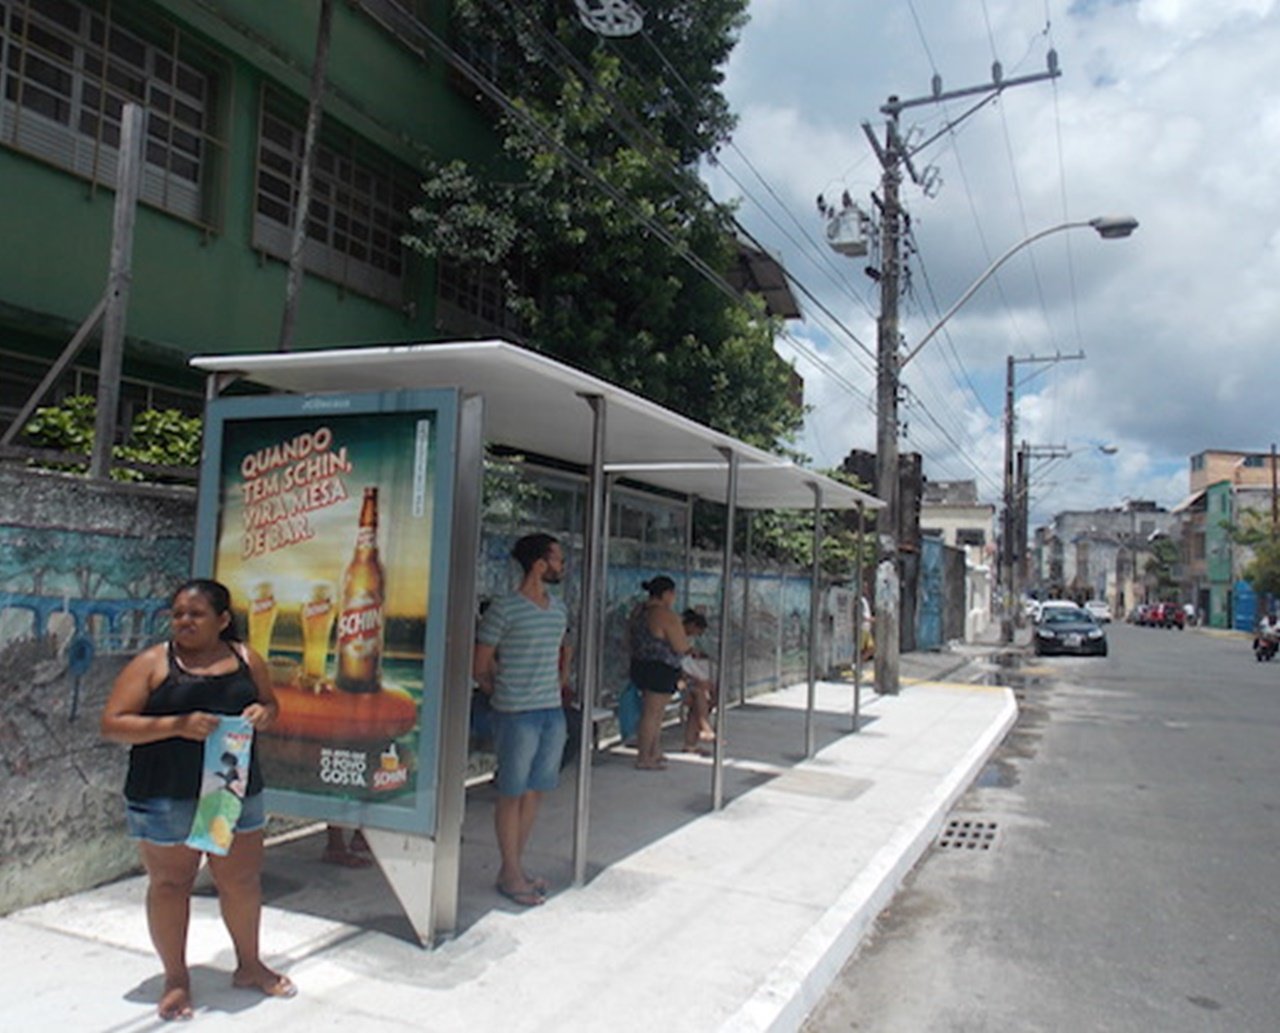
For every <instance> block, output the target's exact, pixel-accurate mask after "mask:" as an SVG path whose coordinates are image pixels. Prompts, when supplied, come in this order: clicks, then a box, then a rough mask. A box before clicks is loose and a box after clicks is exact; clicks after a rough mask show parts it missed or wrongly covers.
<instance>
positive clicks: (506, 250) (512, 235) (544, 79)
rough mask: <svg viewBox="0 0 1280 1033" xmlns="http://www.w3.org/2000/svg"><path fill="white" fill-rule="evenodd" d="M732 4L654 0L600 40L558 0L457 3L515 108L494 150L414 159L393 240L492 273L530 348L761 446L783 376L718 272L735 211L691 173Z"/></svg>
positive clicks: (707, 147) (776, 423)
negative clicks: (398, 237) (410, 197)
mask: <svg viewBox="0 0 1280 1033" xmlns="http://www.w3.org/2000/svg"><path fill="white" fill-rule="evenodd" d="M745 7H746V0H653V2H650V3H646V4H645V16H646V26H645V32H644V34H643V35H642V36H637V37H632V38H629V39H623V40H609V41H606V40H603V39H601V38H600V37H597V36H595V35H593V34H591V33H590V32H589V31H588V30H587V29H585V28H584V27H583V26H582V25H581V24H580V22H579V21H578V20H577V18H576V17H575V13H574V8H573V5H571V4H565V3H560V2H551V0H536V2H527V3H519V4H517V3H514V2H511V0H463V2H461V3H459V4H458V7H457V16H458V18H459V19H460V22H461V25H462V29H463V31H464V32H465V33H466V34H467V35H468V36H469V37H470V38H472V39H473V40H483V41H485V42H486V43H487V44H490V45H491V46H492V48H493V50H492V54H491V56H492V58H493V61H492V63H491V65H490V67H492V68H495V69H497V72H496V73H495V74H496V77H497V82H498V85H499V86H500V87H501V89H502V90H503V91H504V92H505V93H506V94H507V95H508V96H509V97H510V98H512V101H513V108H514V111H512V110H508V111H503V112H500V113H499V115H498V124H499V130H500V133H501V137H502V150H501V153H500V154H498V155H495V157H494V158H493V160H492V161H490V162H488V163H484V164H476V165H467V164H465V163H462V162H451V163H444V164H438V165H434V166H431V167H429V168H428V170H427V177H426V181H425V183H424V185H423V190H424V193H423V200H422V204H421V205H419V206H418V207H417V208H416V209H415V210H414V212H413V218H414V222H415V231H414V233H413V234H412V236H411V237H410V238H409V240H408V243H409V244H410V246H412V247H414V248H415V249H416V250H418V251H419V252H421V253H422V254H424V255H427V256H428V257H431V258H444V259H449V260H452V261H455V262H458V263H462V264H479V265H483V266H486V267H489V268H496V269H498V270H500V271H501V275H502V277H503V280H504V285H505V287H506V288H507V292H508V296H509V298H510V301H509V304H510V306H511V308H512V309H513V311H514V312H516V313H517V314H518V315H519V316H520V318H521V320H522V321H523V324H524V326H525V327H526V328H527V342H528V344H529V345H530V346H532V347H534V348H536V349H538V350H540V351H544V352H547V353H549V354H552V355H554V356H556V357H557V358H559V359H561V360H563V361H565V362H567V363H569V364H571V365H574V366H577V367H579V368H582V369H586V370H589V371H590V372H593V373H595V374H596V375H598V376H601V377H603V378H604V379H607V380H609V381H611V382H613V383H616V384H619V385H620V386H622V387H625V388H627V389H629V390H633V391H635V392H637V393H638V394H642V395H644V396H646V397H648V398H651V399H653V400H655V401H657V402H659V403H660V404H663V405H665V406H668V407H670V408H672V409H675V410H676V411H679V412H682V413H685V414H687V415H689V416H691V417H693V418H695V419H698V420H701V421H703V422H706V423H708V424H710V425H711V426H714V427H716V428H717V429H720V430H723V431H725V432H727V433H730V434H733V435H735V436H738V437H741V438H744V439H745V440H748V441H751V442H752V443H754V444H758V445H762V446H764V447H773V446H775V445H776V444H777V443H778V442H779V441H780V440H785V439H786V438H787V437H788V436H789V435H791V434H792V433H793V432H794V431H795V429H796V428H797V427H798V425H799V421H800V417H801V411H800V408H799V406H798V405H797V403H796V402H795V400H794V398H793V390H792V374H791V371H790V368H789V367H788V365H787V364H786V363H785V362H783V361H782V360H781V359H780V358H779V357H778V356H777V355H776V353H775V352H774V350H773V340H774V336H775V334H776V332H777V330H778V327H777V325H776V323H775V322H773V321H772V320H770V319H769V318H768V317H767V316H766V315H765V313H764V310H763V306H762V305H760V304H758V303H747V304H744V303H743V302H742V301H740V300H737V299H735V298H733V297H731V296H729V294H727V293H726V292H725V291H724V290H723V284H717V283H716V282H715V277H722V276H723V274H724V273H725V272H726V271H727V270H728V269H729V268H730V266H731V264H732V262H733V261H734V260H735V256H736V251H735V248H736V245H735V241H734V236H733V227H732V221H731V219H730V213H729V212H727V211H726V210H725V209H723V208H721V207H720V206H718V205H716V204H715V203H713V202H712V201H711V200H710V199H709V198H708V196H707V195H706V193H705V191H704V190H703V189H702V188H701V186H700V183H699V180H698V176H697V163H698V162H699V161H700V160H703V159H704V158H707V157H708V156H711V155H713V153H714V150H715V149H716V148H717V147H718V146H719V145H721V144H722V143H723V142H724V141H725V140H726V139H727V137H728V134H729V132H730V130H731V129H732V126H733V119H732V116H731V115H730V113H729V110H728V106H727V103H726V102H725V99H724V97H723V96H722V95H721V94H720V92H719V86H720V83H721V80H722V78H723V73H722V71H721V68H722V67H723V64H724V62H725V60H726V58H727V57H728V55H729V53H730V51H731V49H732V47H733V45H734V43H735V42H736V36H737V31H738V30H739V29H740V27H741V26H742V24H744V20H745V15H744V11H745ZM664 238H665V239H664ZM691 261H692V263H694V264H696V265H698V266H699V267H701V268H703V269H704V270H709V271H710V272H711V273H712V274H713V275H712V277H711V278H709V277H708V276H705V275H703V274H702V273H700V272H699V271H698V270H697V269H695V268H694V264H691Z"/></svg>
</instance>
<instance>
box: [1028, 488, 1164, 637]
mask: <svg viewBox="0 0 1280 1033" xmlns="http://www.w3.org/2000/svg"><path fill="white" fill-rule="evenodd" d="M1179 534H1180V530H1179V520H1178V516H1177V514H1175V513H1171V512H1169V511H1168V510H1166V509H1165V508H1164V507H1162V506H1158V505H1156V503H1154V502H1150V501H1147V500H1143V499H1132V500H1130V501H1128V502H1126V503H1125V504H1124V505H1123V506H1120V507H1117V508H1115V509H1094V510H1076V511H1067V512H1062V513H1058V514H1056V515H1055V516H1054V518H1053V520H1052V522H1051V523H1050V524H1049V525H1048V526H1046V527H1042V528H1039V529H1037V531H1036V535H1035V555H1034V556H1033V563H1032V578H1031V580H1032V583H1033V584H1034V585H1035V586H1036V590H1037V592H1038V594H1039V595H1041V597H1043V598H1063V599H1075V600H1076V601H1077V602H1084V601H1085V600H1086V599H1102V600H1105V601H1106V603H1107V605H1108V606H1110V607H1111V610H1112V612H1113V613H1115V614H1116V616H1117V617H1120V616H1121V615H1122V614H1124V613H1127V612H1128V611H1129V610H1130V609H1131V608H1132V607H1133V606H1135V605H1137V604H1138V603H1142V602H1147V601H1149V600H1148V599H1147V595H1148V588H1147V585H1146V579H1145V576H1144V570H1145V567H1146V559H1147V558H1148V557H1149V555H1150V553H1151V543H1152V542H1153V541H1154V540H1155V539H1156V538H1158V537H1162V536H1163V537H1174V538H1177V537H1178V536H1179Z"/></svg>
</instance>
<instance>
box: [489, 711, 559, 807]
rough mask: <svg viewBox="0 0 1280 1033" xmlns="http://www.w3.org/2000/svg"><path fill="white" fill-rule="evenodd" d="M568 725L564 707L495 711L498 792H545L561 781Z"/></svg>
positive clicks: (519, 793)
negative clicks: (561, 763) (561, 761)
mask: <svg viewBox="0 0 1280 1033" xmlns="http://www.w3.org/2000/svg"><path fill="white" fill-rule="evenodd" d="M567 737H568V727H567V725H566V724H565V720H564V710H563V709H562V708H560V707H547V708H546V709H545V710H516V711H508V712H504V711H501V710H495V711H494V712H493V744H494V752H495V753H497V755H498V795H499V796H523V795H524V794H525V793H527V792H529V791H531V790H532V791H534V792H539V793H545V792H548V791H549V790H552V789H554V788H555V787H556V786H557V785H559V783H560V760H561V758H562V757H563V755H564V744H565V740H566V738H567Z"/></svg>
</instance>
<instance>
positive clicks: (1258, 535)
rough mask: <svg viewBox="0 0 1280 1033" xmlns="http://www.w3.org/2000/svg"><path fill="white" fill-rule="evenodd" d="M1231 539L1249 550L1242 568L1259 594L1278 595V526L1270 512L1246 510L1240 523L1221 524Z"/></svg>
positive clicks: (1279, 568)
mask: <svg viewBox="0 0 1280 1033" xmlns="http://www.w3.org/2000/svg"><path fill="white" fill-rule="evenodd" d="M1223 526H1224V527H1225V528H1226V530H1227V533H1228V534H1229V535H1230V537H1231V540H1232V541H1233V542H1234V543H1235V544H1237V545H1243V546H1245V547H1247V548H1248V549H1250V550H1251V551H1252V553H1253V558H1252V559H1250V560H1249V562H1248V563H1246V564H1245V566H1244V570H1243V571H1242V573H1243V575H1244V579H1245V580H1246V581H1248V582H1249V584H1250V585H1252V586H1253V590H1254V591H1255V592H1257V593H1258V594H1259V595H1270V596H1277V595H1280V528H1278V527H1277V526H1276V525H1275V524H1274V523H1273V522H1272V520H1271V515H1270V514H1269V513H1268V514H1263V513H1259V512H1256V511H1253V510H1246V511H1245V512H1244V515H1243V520H1242V521H1241V523H1240V524H1238V525H1237V524H1224V525H1223Z"/></svg>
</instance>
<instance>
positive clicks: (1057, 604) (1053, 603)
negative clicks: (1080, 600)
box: [1036, 599, 1080, 624]
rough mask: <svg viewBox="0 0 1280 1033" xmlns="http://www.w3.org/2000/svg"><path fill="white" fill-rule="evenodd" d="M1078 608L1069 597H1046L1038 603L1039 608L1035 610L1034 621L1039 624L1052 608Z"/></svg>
mask: <svg viewBox="0 0 1280 1033" xmlns="http://www.w3.org/2000/svg"><path fill="white" fill-rule="evenodd" d="M1078 609H1080V607H1079V606H1077V605H1076V604H1075V603H1073V602H1072V601H1071V600H1070V599H1046V600H1045V601H1044V602H1042V603H1041V604H1040V609H1039V610H1038V611H1037V612H1036V623H1037V624H1039V623H1040V622H1041V621H1042V620H1044V618H1045V614H1047V613H1049V612H1051V611H1053V610H1078Z"/></svg>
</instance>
